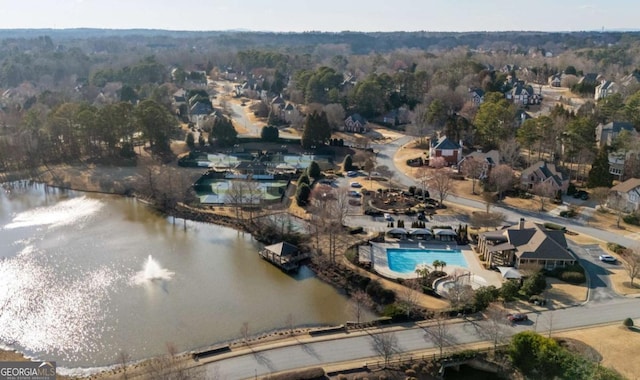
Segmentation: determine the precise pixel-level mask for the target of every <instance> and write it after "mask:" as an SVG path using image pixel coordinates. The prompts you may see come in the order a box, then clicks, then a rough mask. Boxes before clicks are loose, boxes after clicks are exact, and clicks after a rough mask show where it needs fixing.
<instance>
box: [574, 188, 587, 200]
mask: <svg viewBox="0 0 640 380" xmlns="http://www.w3.org/2000/svg"><path fill="white" fill-rule="evenodd" d="M573 197H574V198H577V199H582V200H583V201H586V200H587V199H589V193H587V192H586V191H584V190H578V191H576V192H575V193H573Z"/></svg>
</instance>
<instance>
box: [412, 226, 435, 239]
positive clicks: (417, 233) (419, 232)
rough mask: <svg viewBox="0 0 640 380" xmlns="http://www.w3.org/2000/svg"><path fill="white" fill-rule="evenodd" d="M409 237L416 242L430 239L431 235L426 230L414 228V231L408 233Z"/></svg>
mask: <svg viewBox="0 0 640 380" xmlns="http://www.w3.org/2000/svg"><path fill="white" fill-rule="evenodd" d="M409 236H411V237H415V238H416V239H418V240H427V239H431V238H432V237H433V234H432V233H431V231H429V230H427V229H426V228H416V229H415V230H411V231H409Z"/></svg>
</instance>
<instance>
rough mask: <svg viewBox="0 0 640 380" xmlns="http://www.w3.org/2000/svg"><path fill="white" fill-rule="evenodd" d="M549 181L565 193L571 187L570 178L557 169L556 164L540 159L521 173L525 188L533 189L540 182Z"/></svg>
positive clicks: (522, 183) (521, 182) (554, 187)
mask: <svg viewBox="0 0 640 380" xmlns="http://www.w3.org/2000/svg"><path fill="white" fill-rule="evenodd" d="M543 182H548V183H550V184H551V186H552V188H553V189H554V191H558V190H561V191H562V192H563V193H564V192H566V191H567V188H569V179H568V178H566V177H565V176H564V174H563V173H561V172H559V171H558V170H557V169H556V166H555V165H554V164H551V163H548V162H546V161H538V162H536V163H535V164H533V165H531V166H529V167H528V168H526V169H525V170H523V171H522V173H521V174H520V185H521V186H522V188H523V189H526V190H531V189H533V187H534V186H535V185H537V184H538V183H543Z"/></svg>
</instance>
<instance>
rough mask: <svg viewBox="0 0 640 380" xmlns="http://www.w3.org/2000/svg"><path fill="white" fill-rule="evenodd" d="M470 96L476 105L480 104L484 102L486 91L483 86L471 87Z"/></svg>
mask: <svg viewBox="0 0 640 380" xmlns="http://www.w3.org/2000/svg"><path fill="white" fill-rule="evenodd" d="M469 96H470V97H471V101H472V102H473V104H474V105H475V106H479V105H480V104H482V102H484V91H483V90H482V89H481V88H470V89H469Z"/></svg>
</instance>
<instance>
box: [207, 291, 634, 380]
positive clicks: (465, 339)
mask: <svg viewBox="0 0 640 380" xmlns="http://www.w3.org/2000/svg"><path fill="white" fill-rule="evenodd" d="M639 305H640V300H637V299H627V298H617V299H611V300H608V301H607V302H594V303H588V304H586V305H582V306H578V307H573V308H569V309H559V310H548V311H544V312H541V313H539V314H535V313H530V314H529V321H528V322H526V323H522V324H518V325H515V326H507V325H505V327H504V330H503V331H504V334H505V338H507V337H508V336H510V335H512V334H515V333H518V332H521V331H524V330H536V331H538V332H545V333H546V332H548V331H549V330H550V327H551V330H553V331H557V330H564V329H569V328H579V327H587V326H592V325H595V324H602V323H610V322H618V321H622V320H623V319H624V318H627V317H631V318H634V319H638V318H640V307H638V306H639ZM486 323H487V322H486V321H481V320H479V321H467V322H459V323H453V324H450V325H449V328H448V329H447V330H448V334H447V335H448V339H447V340H448V346H453V347H455V346H456V345H461V344H468V343H475V342H482V341H486V340H487V339H486V338H483V337H482V336H481V335H480V334H479V331H482V330H485V329H484V328H483V326H484V325H485V324H486ZM429 330H430V327H428V324H421V325H420V326H416V325H410V326H402V327H387V328H385V329H376V330H372V331H370V332H368V333H365V334H338V335H336V336H335V339H333V340H319V338H300V339H299V341H298V343H299V344H298V345H294V346H287V347H277V348H273V349H269V350H266V351H260V352H254V353H248V354H245V355H241V356H237V357H232V358H228V359H225V360H220V361H214V362H211V363H209V364H207V365H206V366H205V368H206V371H207V378H218V379H248V378H253V377H254V376H256V375H257V376H262V375H266V374H269V373H273V372H279V371H286V370H291V369H295V368H301V367H308V366H321V365H327V364H331V363H338V362H344V361H355V360H362V361H363V363H364V362H366V361H367V360H369V361H372V360H381V358H380V357H379V355H378V354H376V352H375V350H374V348H373V346H374V345H373V338H372V334H379V333H385V332H392V333H393V334H394V335H395V336H396V338H397V340H398V346H399V349H400V350H401V351H402V352H404V353H410V352H418V351H421V350H427V349H433V348H435V347H436V344H434V342H433V340H432V339H431V338H429V335H428V331H429ZM216 376H217V377H216Z"/></svg>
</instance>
